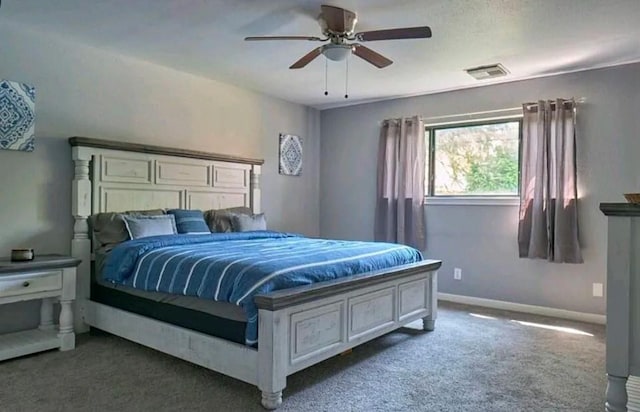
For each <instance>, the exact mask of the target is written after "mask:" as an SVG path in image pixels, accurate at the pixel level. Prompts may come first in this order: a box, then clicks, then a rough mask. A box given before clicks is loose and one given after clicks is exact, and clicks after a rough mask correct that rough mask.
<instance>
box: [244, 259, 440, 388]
mask: <svg viewBox="0 0 640 412" xmlns="http://www.w3.org/2000/svg"><path fill="white" fill-rule="evenodd" d="M440 265H441V262H440V261H424V262H420V263H418V264H412V265H406V266H403V267H399V268H395V270H394V271H391V272H389V271H380V272H371V273H368V274H364V275H360V276H356V277H351V278H347V279H339V280H335V281H331V282H323V283H320V284H315V285H310V286H304V287H300V288H293V289H286V290H283V291H279V292H274V293H271V294H269V295H260V296H257V297H256V299H255V301H256V304H257V305H258V308H259V316H260V318H261V322H260V329H259V332H258V333H259V337H260V340H259V348H258V351H259V352H261V353H263V352H264V353H263V356H260V357H259V359H274V358H275V359H277V360H278V362H277V366H276V367H275V368H271V367H260V366H259V368H258V371H262V370H268V371H269V376H268V377H265V378H264V379H261V378H260V377H259V378H258V380H259V381H262V382H272V381H273V380H274V379H275V378H276V377H278V376H279V377H280V378H279V379H277V380H279V381H280V382H282V381H283V380H284V379H286V376H288V375H291V374H292V373H295V372H297V371H299V370H301V369H304V368H307V367H309V366H311V365H314V364H316V363H318V362H321V361H323V360H325V359H327V358H330V357H332V356H335V355H337V354H339V353H341V352H344V351H345V350H347V349H350V348H352V347H354V346H357V345H359V344H361V343H364V342H366V341H369V340H371V339H374V338H376V337H378V336H381V335H383V334H385V333H388V332H391V331H393V330H395V329H398V328H400V327H402V326H404V325H406V324H407V323H410V322H413V321H415V320H418V319H423V321H424V322H425V325H429V326H430V327H429V328H425V329H427V330H431V329H433V325H434V322H435V318H436V315H437V314H436V312H437V306H436V304H435V303H436V302H437V295H436V294H437V290H436V289H437V286H436V285H437V283H436V276H437V274H436V270H437V269H438V268H439V267H440ZM262 319H275V320H277V324H275V323H274V324H271V323H270V322H263V321H262ZM272 327H273V328H277V329H278V334H276V335H274V333H273V332H272V331H270V330H268V329H270V328H272ZM263 336H272V337H273V338H274V340H277V342H273V345H275V347H274V346H272V345H271V344H269V345H263V342H265V341H263V339H262V338H263ZM272 351H276V352H277V353H276V354H275V355H277V356H274V355H273V354H271V352H272ZM259 373H260V372H259ZM282 386H283V385H282V384H280V385H271V384H269V385H264V387H261V388H260V389H261V390H263V393H264V392H267V395H269V394H270V393H274V392H278V391H281V390H282V389H283V387H282ZM269 396H270V395H269Z"/></svg>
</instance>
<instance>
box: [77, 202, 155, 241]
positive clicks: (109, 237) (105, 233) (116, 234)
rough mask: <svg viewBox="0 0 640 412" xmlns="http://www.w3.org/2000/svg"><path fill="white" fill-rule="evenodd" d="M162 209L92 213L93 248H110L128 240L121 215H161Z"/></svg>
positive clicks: (90, 220) (127, 233)
mask: <svg viewBox="0 0 640 412" xmlns="http://www.w3.org/2000/svg"><path fill="white" fill-rule="evenodd" d="M164 213H165V212H164V210H162V209H153V210H134V211H129V212H117V213H116V212H106V213H98V214H95V215H92V216H91V218H90V219H89V222H90V224H91V230H92V232H93V238H94V240H95V242H94V245H93V247H94V249H95V250H97V249H101V248H106V250H111V249H113V247H115V245H117V244H118V243H122V242H124V241H125V240H129V232H128V231H127V227H126V226H125V224H124V219H123V218H122V216H123V215H128V216H129V215H130V216H161V215H164Z"/></svg>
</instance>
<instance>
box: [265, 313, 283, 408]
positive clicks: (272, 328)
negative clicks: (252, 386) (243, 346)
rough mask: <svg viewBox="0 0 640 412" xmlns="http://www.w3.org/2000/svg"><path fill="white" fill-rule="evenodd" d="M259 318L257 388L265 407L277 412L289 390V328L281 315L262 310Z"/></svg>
mask: <svg viewBox="0 0 640 412" xmlns="http://www.w3.org/2000/svg"><path fill="white" fill-rule="evenodd" d="M258 316H259V321H258V336H260V344H259V346H258V388H259V389H260V390H261V391H262V406H264V407H265V408H266V409H277V408H278V407H279V406H280V405H281V404H282V390H283V389H284V388H285V387H286V386H287V348H288V346H289V341H288V336H289V332H288V330H287V329H288V327H289V325H288V323H287V320H286V318H285V317H284V316H283V314H282V313H281V312H278V311H269V310H264V309H260V310H259V312H258Z"/></svg>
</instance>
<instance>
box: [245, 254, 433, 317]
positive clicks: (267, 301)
mask: <svg viewBox="0 0 640 412" xmlns="http://www.w3.org/2000/svg"><path fill="white" fill-rule="evenodd" d="M440 266H442V261H441V260H423V261H421V262H417V263H411V264H408V265H403V266H398V267H396V268H394V271H393V272H389V269H383V270H376V271H373V272H367V273H362V274H360V275H356V276H350V277H345V278H339V279H335V280H330V281H326V282H320V283H315V284H313V285H305V286H299V287H295V288H289V289H283V290H279V291H276V292H271V293H268V294H261V295H256V296H255V297H254V302H255V303H256V306H257V307H258V309H264V310H271V311H274V310H280V309H284V308H288V307H290V306H295V305H300V304H303V303H307V302H310V301H314V300H318V299H322V298H325V297H329V296H335V295H337V294H340V293H344V292H351V291H354V290H358V289H362V288H366V287H369V286H374V285H378V284H381V283H384V282H386V281H388V280H389V279H391V278H393V279H401V278H404V277H409V276H412V275H415V274H418V273H424V272H435V271H436V270H438V269H439V268H440Z"/></svg>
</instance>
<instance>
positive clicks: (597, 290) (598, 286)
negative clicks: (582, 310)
mask: <svg viewBox="0 0 640 412" xmlns="http://www.w3.org/2000/svg"><path fill="white" fill-rule="evenodd" d="M603 294H604V288H603V286H602V283H594V284H593V297H595V298H601V297H602V295H603Z"/></svg>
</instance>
